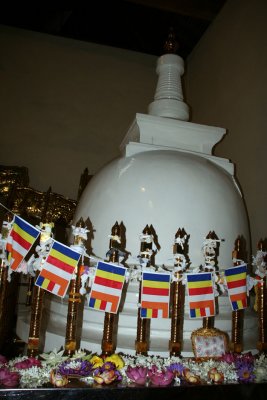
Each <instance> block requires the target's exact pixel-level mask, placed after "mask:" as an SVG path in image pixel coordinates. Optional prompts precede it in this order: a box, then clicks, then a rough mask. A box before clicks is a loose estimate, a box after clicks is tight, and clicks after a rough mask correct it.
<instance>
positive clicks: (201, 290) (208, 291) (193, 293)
mask: <svg viewBox="0 0 267 400" xmlns="http://www.w3.org/2000/svg"><path fill="white" fill-rule="evenodd" d="M188 293H189V295H190V296H196V295H201V294H212V293H213V288H212V287H211V286H210V287H203V288H195V289H188Z"/></svg>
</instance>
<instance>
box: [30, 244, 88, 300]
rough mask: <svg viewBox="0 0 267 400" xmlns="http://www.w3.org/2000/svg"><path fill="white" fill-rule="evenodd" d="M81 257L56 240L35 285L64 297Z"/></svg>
mask: <svg viewBox="0 0 267 400" xmlns="http://www.w3.org/2000/svg"><path fill="white" fill-rule="evenodd" d="M80 257H81V255H80V254H79V253H77V251H74V250H72V249H71V248H70V247H68V246H65V245H64V244H62V243H59V242H57V241H56V240H55V241H54V243H53V245H52V247H51V249H50V251H49V253H48V256H47V258H46V261H45V263H44V265H43V266H42V268H41V271H40V274H39V276H38V278H37V279H36V282H35V285H36V286H39V287H41V288H42V289H45V290H47V291H48V292H51V293H53V294H55V295H57V296H60V297H64V296H65V294H66V292H67V290H68V287H69V283H70V280H71V278H72V276H73V273H74V271H75V268H76V266H77V264H78V262H79V259H80Z"/></svg>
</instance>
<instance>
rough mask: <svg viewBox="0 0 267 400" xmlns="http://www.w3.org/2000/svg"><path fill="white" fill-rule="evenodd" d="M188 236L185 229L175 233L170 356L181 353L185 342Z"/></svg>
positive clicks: (176, 355)
mask: <svg viewBox="0 0 267 400" xmlns="http://www.w3.org/2000/svg"><path fill="white" fill-rule="evenodd" d="M186 238H187V235H186V232H185V230H184V229H180V228H179V229H178V231H177V232H176V235H175V244H174V246H173V254H174V256H175V266H174V281H173V282H172V285H171V292H172V294H171V307H172V309H171V337H170V341H169V350H170V356H175V357H178V356H180V355H181V351H182V343H183V322H184V302H185V286H184V285H183V283H182V279H183V271H184V270H185V268H186V257H185V254H186V249H185V240H186Z"/></svg>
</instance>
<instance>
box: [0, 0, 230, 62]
mask: <svg viewBox="0 0 267 400" xmlns="http://www.w3.org/2000/svg"><path fill="white" fill-rule="evenodd" d="M62 3H63V5H62ZM66 3H67V4H66ZM225 3H226V0H96V1H91V0H88V1H85V0H84V1H83V0H77V1H73V2H61V5H59V3H58V2H57V1H55V2H53V6H51V5H50V4H49V2H47V1H38V2H36V5H27V3H26V2H17V3H14V4H15V5H14V4H11V5H8V3H5V2H4V4H3V5H2V6H0V24H2V25H9V26H13V27H18V28H22V29H27V30H33V31H37V32H43V33H48V34H52V35H56V36H62V37H68V38H72V39H76V40H82V41H88V42H93V43H98V44H103V45H107V46H113V47H118V48H122V49H128V50H132V51H138V52H141V53H146V54H152V55H155V56H160V55H162V54H163V46H164V42H165V41H166V39H167V37H168V33H169V31H170V29H172V30H173V32H174V34H175V36H176V38H177V41H178V43H179V48H178V51H177V54H179V55H180V56H181V57H183V58H184V59H186V57H187V56H188V55H189V54H190V53H191V51H192V50H193V48H194V47H195V46H196V44H197V43H198V41H199V40H200V38H201V36H202V35H203V34H204V32H205V31H206V29H207V28H208V26H209V25H210V24H211V22H212V21H213V20H214V18H215V17H216V16H217V14H218V13H219V12H220V10H221V8H222V7H223V5H224V4H225ZM2 8H3V9H2Z"/></svg>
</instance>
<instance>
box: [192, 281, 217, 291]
mask: <svg viewBox="0 0 267 400" xmlns="http://www.w3.org/2000/svg"><path fill="white" fill-rule="evenodd" d="M203 287H212V281H202V282H188V288H189V289H194V288H196V289H197V288H203Z"/></svg>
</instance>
